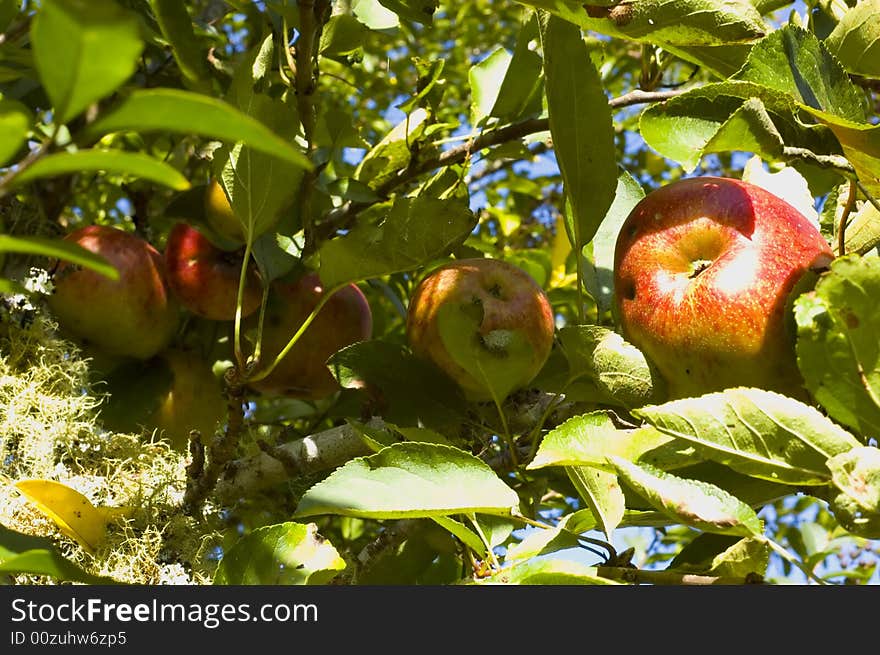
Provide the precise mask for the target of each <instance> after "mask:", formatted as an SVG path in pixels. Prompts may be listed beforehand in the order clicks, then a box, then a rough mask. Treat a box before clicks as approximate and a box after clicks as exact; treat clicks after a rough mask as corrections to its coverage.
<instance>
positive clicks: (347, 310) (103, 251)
mask: <svg viewBox="0 0 880 655" xmlns="http://www.w3.org/2000/svg"><path fill="white" fill-rule="evenodd" d="M219 188H220V187H219V185H217V184H216V183H213V184H211V185H210V186H209V187H208V189H207V191H206V200H207V212H206V217H207V218H208V219H209V221H210V225H211V227H212V228H214V229H215V230H216V231H221V233H222V234H223V236H224V238H226V239H229V238H230V237H235V236H236V234H238V235H240V234H241V231H240V228H238V230H237V231H236V227H237V225H238V222H237V220H236V219H235V217H234V216H233V214H232V211H231V208H230V207H229V203H228V201H227V200H226V198H225V195H224V196H223V198H222V200H224V201H225V205H224V204H223V203H220V202H219V201H218V198H219V196H217V194H216V190H217V189H219ZM220 193H221V194H222V193H223V192H222V189H220ZM233 221H235V223H233ZM65 239H66V240H68V241H70V242H73V243H76V244H78V245H80V246H82V247H84V248H85V249H87V250H89V251H91V252H93V253H95V254H98V255H101V256H103V257H104V258H105V259H106V260H107V261H109V262H110V263H111V264H112V265H113V266H114V267H115V268H116V270H117V272H118V273H119V278H118V279H117V280H111V279H109V278H107V277H104V276H102V275H100V274H98V273H96V272H94V271H92V270H89V269H84V268H81V267H78V266H75V265H73V264H70V263H67V262H61V263H59V265H58V266H57V267H56V269H55V273H54V283H55V290H54V293H53V294H52V295H51V296H50V297H49V300H48V304H49V307H50V309H51V310H52V312H53V314H54V316H55V318H56V319H57V321H58V323H59V326H60V327H61V328H62V329H63V331H64V332H65V334H67V335H68V336H70V337H71V338H73V339H75V340H76V341H77V342H79V343H80V344H81V345H82V346H83V347H84V348H85V350H86V352H87V354H89V355H90V356H92V357H94V358H96V359H97V360H99V361H101V362H104V363H106V362H109V363H110V364H109V365H107V364H104V365H105V366H109V368H111V369H112V368H113V367H118V366H121V365H122V364H121V363H129V362H131V361H133V360H137V361H141V362H144V367H145V368H146V367H147V366H149V365H151V364H152V363H154V362H157V361H161V363H163V364H164V365H165V366H167V368H168V369H169V370H170V373H171V376H172V381H171V384H170V387H169V389H168V391H167V393H166V394H165V395H164V397H163V398H161V399H159V402H158V403H157V405H156V410H155V412H153V413H152V414H151V415H150V417H149V419H148V420H146V421H145V423H146V426H147V427H149V428H151V429H152V428H159V429H161V430H163V431H164V432H165V434H166V436H167V437H168V438H169V439H170V440H171V441H172V443H174V444H176V445H185V443H186V440H187V438H188V435H189V431H190V430H191V429H199V430H201V431H202V432H203V433H204V432H206V431H207V432H209V433H210V432H213V430H214V429H215V428H216V426H217V424H218V422H219V421H221V420H222V418H223V416H224V414H225V410H226V403H225V400H224V398H223V390H222V385H221V383H220V380H219V379H218V378H217V376H215V375H214V373H213V370H212V362H211V361H209V360H208V359H207V358H205V357H201V356H199V354H198V353H197V352H196V351H194V350H191V349H184V348H182V347H181V346H180V345H178V343H177V342H178V341H179V340H178V338H177V337H178V332H179V329H180V327H181V325H182V320H183V319H184V317H185V316H186V315H187V314H191V315H195V316H198V317H201V318H202V319H205V320H208V321H221V322H231V321H233V320H234V319H235V316H236V311H238V310H237V305H238V301H237V298H238V288H239V281H240V276H241V273H242V265H243V263H244V260H243V249H242V248H236V249H234V250H226V249H223V248H220V247H219V246H217V245H215V243H214V242H212V241H211V240H210V239H209V238H208V237H206V236H205V235H204V234H203V233H202V232H200V231H199V230H198V229H197V228H195V227H193V226H192V225H190V224H188V223H186V222H178V223H176V224H175V225H174V226H173V227H172V228H171V230H170V231H169V233H168V235H167V239H166V242H165V247H164V251H163V252H159V251H158V250H157V249H156V248H155V247H154V246H153V245H152V244H151V243H150V242H148V241H147V240H146V239H144V238H142V237H140V236H138V235H136V234H134V233H132V232H129V231H125V230H123V229H120V228H117V227H111V226H104V225H89V226H86V227H82V228H79V229H76V230H74V231H72V232H71V233H69V234H68V235H67V236H66V237H65ZM323 292H324V290H323V288H322V286H321V283H320V280H319V279H318V277H317V275H315V274H314V273H306V274H303V275H298V276H295V277H289V278H281V279H278V280H274V281H273V282H272V283H271V285H270V288H269V293H268V297H267V305H266V310H265V315H264V318H263V330H262V341H261V343H262V353H263V360H264V361H270V362H271V361H272V360H273V359H274V358H275V357H276V356H277V355H278V354H279V353H280V352H281V350H282V349H283V348H284V346H285V345H286V344H287V343H288V341H289V340H290V338H291V337H292V336H293V334H294V333H295V332H296V331H297V329H298V328H299V327H300V326H301V325H302V323H303V321H304V320H305V319H306V317H307V316H308V315H309V314H310V313H311V312H312V310H313V309H314V308H315V307H316V306H317V304H318V302H319V301H320V300H321V297H322V295H323ZM262 297H263V283H262V280H261V278H260V275H259V273H258V270H257V268H256V266H255V264H254V263H253V262H249V263H248V265H247V267H246V270H245V282H244V292H243V296H242V303H241V309H240V311H241V315H242V318H243V319H244V320H245V329H246V330H249V329H250V328H254V327H256V323H257V320H258V313H257V310H258V309H259V307H260V305H261V304H262ZM371 333H372V314H371V311H370V306H369V303H368V302H367V300H366V297H365V296H364V294H363V293H362V292H361V291H360V289H359V288H358V287H357V286H356V285H354V284H350V285H347V286H346V287H344V288H342V289H340V290H338V291H337V292H336V293H334V294H333V296H332V297H331V298H330V299H329V300H328V301H327V302H326V304H325V305H324V307H323V308H322V309H321V311H320V312H319V313H318V315H317V316H316V318H315V319H314V320H313V322H312V323H311V325H310V326H309V329H308V330H306V332H305V333H304V334H303V335H302V337H301V338H300V339H299V341H298V342H297V344H296V346H295V347H294V348H292V349H291V350H290V352H289V353H288V354H287V355H286V356H285V357H284V358H283V359H282V360H281V361H280V362H279V364H278V365H277V366H276V367H275V368H274V369H273V371H272V372H271V374H270V375H268V376H266V377H264V378H262V379H260V380H259V381H258V382H254V383H253V384H252V385H251V387H252V388H253V389H254V390H256V391H259V392H261V393H267V394H277V395H284V396H287V397H292V398H300V399H309V400H317V399H320V398H324V397H326V396H328V395H330V394H332V393H333V392H334V391H336V390H338V388H339V387H338V384H337V382H336V380H335V378H334V377H333V376H332V374H331V372H330V370H329V369H328V368H327V366H326V364H325V362H326V360H327V358H329V357H330V355H332V354H333V353H335V352H336V351H337V350H339V349H341V348H343V347H344V346H347V345H350V344H352V343H354V342H356V341H359V340H363V339H368V338H370V336H371ZM135 370H137V369H135ZM109 373H111V374H112V370H111V371H109Z"/></svg>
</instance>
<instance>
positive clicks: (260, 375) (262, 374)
mask: <svg viewBox="0 0 880 655" xmlns="http://www.w3.org/2000/svg"><path fill="white" fill-rule="evenodd" d="M345 285H346V283H344V282H343V283H341V284H337V285H336V286H335V287H333V288H332V289H329V290H325V292H324V295H323V296H321V300H319V301H318V304H317V305H315V308H314V309H313V310H312V312H311V314H309V315H308V316H307V317H306V320H304V321H303V323H302V325H300V326H299V329H298V330H297V331H296V334H294V335H293V336H292V337H291V339H290V341H288V342H287V345H286V346H284V348H283V350H282V351H281V352H280V353H278V355H276V357H275V359H274V360H273V361H272V363H271V364H269V366H267V367H266V368H264V369H262V370H260V371H257V372H256V373H254V374H253V375H246V378H245V379H246V381H247V382H258V381H259V380H262V379H264V378H266V377H268V376H269V375H270V374H271V373H272V371H274V370H275V367H276V366H278V364H279V363H280V362H281V360H282V359H284V358H285V357H286V356H287V353H289V352H290V350H291V349H292V348H293V347H294V346H295V345H296V342H297V341H299V339H300V337H302V335H303V334H304V333H305V331H306V330H307V329H308V327H309V326H310V325H311V324H312V321H314V320H315V317H317V316H318V314H319V313H320V311H321V310H322V309H323V308H324V305H326V304H327V302H328V301H329V300H330V298H332V297H333V295H334V294H335V293H336V292H337V291H339V290H340V289H342V288H343V287H344V286H345Z"/></svg>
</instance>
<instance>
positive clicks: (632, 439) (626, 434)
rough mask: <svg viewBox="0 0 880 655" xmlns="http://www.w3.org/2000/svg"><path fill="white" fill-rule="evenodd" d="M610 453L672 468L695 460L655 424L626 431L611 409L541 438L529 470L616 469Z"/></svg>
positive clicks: (582, 417)
mask: <svg viewBox="0 0 880 655" xmlns="http://www.w3.org/2000/svg"><path fill="white" fill-rule="evenodd" d="M608 455H619V456H621V457H625V458H626V459H629V460H632V461H644V462H647V463H650V464H654V465H656V466H657V467H659V468H663V469H664V470H668V469H669V468H676V467H680V466H683V465H685V464H690V463H693V461H694V459H695V457H694V454H693V449H692V448H690V447H689V446H688V445H687V444H685V443H682V442H679V441H677V440H676V439H673V438H672V437H669V436H667V435H665V434H663V433H662V432H660V431H658V430H655V429H654V428H651V427H644V428H638V429H636V430H622V429H620V428H618V427H616V426H615V425H614V422H613V421H612V419H611V417H610V416H608V414H607V412H604V411H595V412H589V413H588V414H581V415H580V416H574V417H572V418H570V419H568V420H567V421H565V422H564V423H562V424H561V425H558V426H556V427H555V428H554V429H553V430H551V431H550V432H548V433H547V435H546V436H545V437H544V438H543V439H542V440H541V445H540V447H539V448H538V452H537V454H536V455H535V458H534V459H533V460H532V461H531V462H530V463H529V465H528V467H527V468H529V469H538V468H543V467H546V466H581V465H583V466H590V467H598V468H603V469H606V470H607V471H613V468H612V467H610V466H609V465H608V462H607V458H608Z"/></svg>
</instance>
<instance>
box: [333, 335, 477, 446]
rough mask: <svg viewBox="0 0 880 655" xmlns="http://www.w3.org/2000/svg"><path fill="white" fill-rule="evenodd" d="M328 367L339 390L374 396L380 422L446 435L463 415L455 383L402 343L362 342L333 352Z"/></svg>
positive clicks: (462, 407)
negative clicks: (379, 405)
mask: <svg viewBox="0 0 880 655" xmlns="http://www.w3.org/2000/svg"><path fill="white" fill-rule="evenodd" d="M329 365H330V371H331V372H332V373H333V375H334V376H335V377H336V379H337V380H338V381H339V384H340V385H341V386H342V387H344V388H357V387H364V386H366V387H367V388H368V389H369V390H370V392H371V393H375V394H377V395H378V396H379V398H381V401H380V402H381V403H382V405H383V407H384V408H385V410H384V411H383V416H384V418H385V419H386V420H387V421H390V422H391V423H395V424H397V425H399V426H407V427H408V426H426V427H431V428H434V429H437V430H440V431H445V430H446V429H447V428H452V427H454V426H456V425H458V424H460V423H461V422H462V421H463V420H464V418H465V416H466V414H467V412H466V409H465V405H464V399H463V398H462V395H461V392H460V391H459V389H458V387H457V386H456V385H455V383H454V382H452V381H451V380H449V379H448V378H447V377H446V376H445V375H444V374H443V373H442V372H441V371H440V370H439V369H437V368H435V367H433V366H432V365H431V364H430V363H428V362H426V361H425V360H423V359H421V358H418V357H415V356H414V355H413V354H412V353H410V352H409V351H408V350H407V349H406V348H405V347H404V346H403V345H401V344H397V343H391V342H388V341H382V340H379V339H372V340H369V341H361V342H359V343H355V344H352V345H351V346H348V347H346V348H343V349H342V350H340V351H338V352H337V353H336V354H335V355H333V356H332V357H331V358H330V361H329Z"/></svg>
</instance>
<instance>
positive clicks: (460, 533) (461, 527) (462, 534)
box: [431, 516, 486, 558]
mask: <svg viewBox="0 0 880 655" xmlns="http://www.w3.org/2000/svg"><path fill="white" fill-rule="evenodd" d="M431 518H432V519H434V521H435V522H436V523H437V525H439V526H441V527H442V528H444V529H445V530H448V531H449V532H450V533H452V534H454V535H455V536H456V537H458V538H459V539H460V540H461V542H462V543H463V544H464V545H466V546H467V547H468V548H470V549H471V550H472V551H474V552H475V553H476V554H477V556H478V557H480V558H484V557H486V546H485V544H483V540H482V539H480V536H479V535H478V534H477V533H476V532H474V531H473V530H471V529H470V528H469V527H467V526H466V525H465V524H464V523H461V522H460V521H456V520H455V519H451V518H449V517H448V516H432V517H431Z"/></svg>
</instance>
